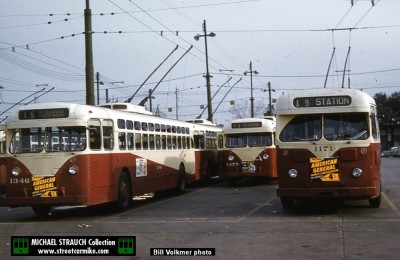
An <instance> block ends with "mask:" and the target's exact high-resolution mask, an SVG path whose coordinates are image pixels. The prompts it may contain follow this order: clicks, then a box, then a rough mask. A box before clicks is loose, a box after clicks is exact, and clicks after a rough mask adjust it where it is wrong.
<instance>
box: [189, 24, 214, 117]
mask: <svg viewBox="0 0 400 260" xmlns="http://www.w3.org/2000/svg"><path fill="white" fill-rule="evenodd" d="M203 32H204V34H203V35H199V34H198V35H196V36H195V37H194V39H195V40H196V41H198V40H199V39H200V37H204V45H205V49H206V84H207V107H208V121H211V122H213V113H212V100H211V80H210V78H211V75H210V72H209V70H208V48H207V37H215V35H216V34H215V33H213V32H212V33H210V34H207V27H206V20H204V22H203Z"/></svg>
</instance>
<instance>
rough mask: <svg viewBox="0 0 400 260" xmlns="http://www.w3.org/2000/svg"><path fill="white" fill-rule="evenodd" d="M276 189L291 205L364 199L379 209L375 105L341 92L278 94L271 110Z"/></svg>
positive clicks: (350, 92) (287, 205)
mask: <svg viewBox="0 0 400 260" xmlns="http://www.w3.org/2000/svg"><path fill="white" fill-rule="evenodd" d="M276 113H277V163H278V184H279V187H278V190H277V195H278V196H279V197H280V198H281V202H282V205H283V207H284V208H291V207H292V206H293V204H294V202H295V201H296V200H301V199H316V198H330V199H336V200H345V199H368V200H369V204H370V206H371V207H379V205H380V200H381V195H380V194H381V187H380V141H379V132H378V122H377V116H376V106H375V102H374V101H373V99H372V98H371V97H369V96H368V95H367V94H365V93H363V92H360V91H355V90H346V89H342V90H340V89H320V90H318V89H317V90H312V91H309V92H307V91H302V92H301V93H300V92H294V93H291V94H286V95H283V96H282V97H280V98H279V100H278V102H277V105H276Z"/></svg>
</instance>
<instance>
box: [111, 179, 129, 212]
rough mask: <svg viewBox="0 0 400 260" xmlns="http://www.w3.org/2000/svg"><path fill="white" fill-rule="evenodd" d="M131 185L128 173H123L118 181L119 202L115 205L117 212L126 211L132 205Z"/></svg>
mask: <svg viewBox="0 0 400 260" xmlns="http://www.w3.org/2000/svg"><path fill="white" fill-rule="evenodd" d="M131 200H132V197H131V185H130V181H129V178H128V174H127V173H126V172H121V175H120V176H119V181H118V194H117V200H116V201H115V203H114V206H115V210H116V211H117V212H123V211H125V210H126V209H127V208H128V207H129V205H130V204H131Z"/></svg>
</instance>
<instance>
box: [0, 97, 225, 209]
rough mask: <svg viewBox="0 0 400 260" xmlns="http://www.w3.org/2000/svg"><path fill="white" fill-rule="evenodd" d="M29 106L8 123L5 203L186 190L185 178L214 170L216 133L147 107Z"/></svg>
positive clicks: (1, 202) (46, 203)
mask: <svg viewBox="0 0 400 260" xmlns="http://www.w3.org/2000/svg"><path fill="white" fill-rule="evenodd" d="M107 106H108V107H94V106H88V105H79V104H71V103H43V104H32V105H27V106H23V107H21V108H19V109H18V110H16V111H15V113H14V114H12V115H11V116H10V117H9V118H8V120H7V123H6V125H5V126H3V132H4V133H5V136H4V139H5V142H3V143H5V144H4V145H2V147H3V148H2V149H3V152H5V154H3V155H2V156H1V158H0V177H1V178H0V206H10V207H18V206H30V207H32V209H33V210H34V212H35V213H37V214H38V215H46V214H48V212H49V211H50V210H51V208H52V207H53V206H60V205H84V206H91V205H96V204H102V203H107V202H113V203H114V204H115V207H116V208H117V209H118V210H124V209H126V208H127V207H128V205H129V203H130V202H131V199H132V197H133V196H137V195H143V194H145V193H152V192H156V191H159V190H166V189H172V188H174V189H176V192H177V193H183V192H184V190H185V187H186V183H187V182H188V183H189V182H193V181H196V180H200V179H204V178H208V177H210V176H212V175H216V174H217V172H216V169H217V162H216V159H217V155H216V153H217V151H216V146H217V132H219V131H220V130H221V129H220V128H218V127H216V126H213V125H211V124H205V123H203V124H196V123H189V122H182V121H178V120H173V119H166V118H161V117H157V116H153V115H151V114H150V113H149V112H147V111H145V110H144V108H143V107H138V106H133V105H131V104H124V103H122V104H112V105H107Z"/></svg>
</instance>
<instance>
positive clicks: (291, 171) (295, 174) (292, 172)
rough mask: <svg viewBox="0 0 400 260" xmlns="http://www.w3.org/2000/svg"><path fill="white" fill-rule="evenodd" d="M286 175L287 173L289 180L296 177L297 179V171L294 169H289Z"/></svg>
mask: <svg viewBox="0 0 400 260" xmlns="http://www.w3.org/2000/svg"><path fill="white" fill-rule="evenodd" d="M288 173H289V177H290V178H296V177H297V174H298V171H297V170H296V169H290V170H289V171H288Z"/></svg>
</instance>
